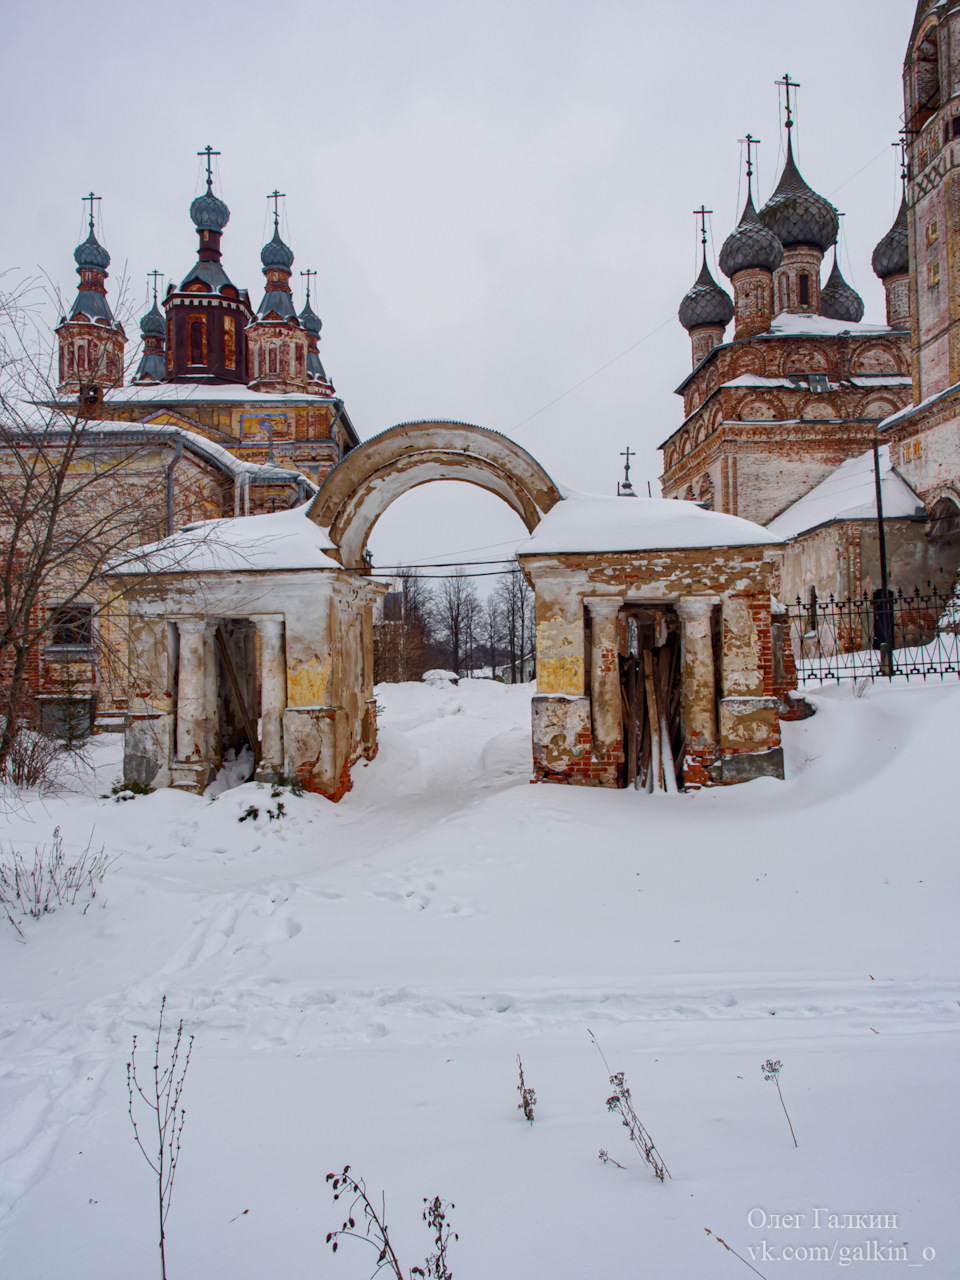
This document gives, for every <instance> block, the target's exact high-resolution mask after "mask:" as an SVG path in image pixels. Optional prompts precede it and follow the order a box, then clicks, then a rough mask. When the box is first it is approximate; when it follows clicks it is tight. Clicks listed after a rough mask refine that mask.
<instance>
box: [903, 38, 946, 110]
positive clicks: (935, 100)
mask: <svg viewBox="0 0 960 1280" xmlns="http://www.w3.org/2000/svg"><path fill="white" fill-rule="evenodd" d="M913 83H914V92H915V94H916V98H915V101H914V102H913V104H912V105H913V111H912V113H911V118H910V119H909V120H908V121H907V125H908V127H909V128H910V129H913V130H917V129H921V128H922V127H923V126H924V124H925V123H926V122H927V121H928V120H929V119H930V117H931V116H932V115H933V113H934V112H935V111H936V110H937V108H938V107H939V106H940V67H939V59H938V51H937V28H936V26H933V27H930V28H928V29H927V31H926V33H925V34H924V35H923V36H922V37H921V39H920V40H919V42H918V43H917V49H916V53H915V54H914V57H913Z"/></svg>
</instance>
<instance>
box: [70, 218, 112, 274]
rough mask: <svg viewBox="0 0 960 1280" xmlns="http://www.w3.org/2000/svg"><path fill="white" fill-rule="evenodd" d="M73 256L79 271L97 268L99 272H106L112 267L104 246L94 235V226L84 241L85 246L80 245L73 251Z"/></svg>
mask: <svg viewBox="0 0 960 1280" xmlns="http://www.w3.org/2000/svg"><path fill="white" fill-rule="evenodd" d="M73 256H74V259H75V261H76V264H77V270H78V271H79V270H80V269H81V267H95V268H96V269H97V270H98V271H106V269H107V267H109V265H110V255H109V253H107V251H106V249H105V248H104V247H103V245H102V244H100V243H99V241H98V240H97V237H96V236H95V235H94V234H93V226H92V225H91V227H90V234H89V235H88V236H87V238H86V240H84V242H83V244H78V245H77V247H76V249H74V251H73Z"/></svg>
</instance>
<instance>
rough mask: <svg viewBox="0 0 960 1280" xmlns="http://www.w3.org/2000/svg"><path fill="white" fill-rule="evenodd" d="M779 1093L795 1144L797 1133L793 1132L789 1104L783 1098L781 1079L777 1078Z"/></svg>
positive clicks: (794, 1143) (795, 1143)
mask: <svg viewBox="0 0 960 1280" xmlns="http://www.w3.org/2000/svg"><path fill="white" fill-rule="evenodd" d="M775 1083H776V1086H777V1093H778V1094H779V1095H780V1105H781V1107H783V1114H784V1115H785V1116H786V1117H787V1124H788V1125H790V1137H791V1138H792V1139H793V1145H794V1146H796V1145H797V1135H796V1134H795V1133H794V1132H793V1124H792V1122H791V1120H790V1112H789V1111H788V1110H787V1104H786V1103H785V1102H784V1100H783V1094H782V1093H781V1092H780V1081H779V1080H777V1081H776V1082H775Z"/></svg>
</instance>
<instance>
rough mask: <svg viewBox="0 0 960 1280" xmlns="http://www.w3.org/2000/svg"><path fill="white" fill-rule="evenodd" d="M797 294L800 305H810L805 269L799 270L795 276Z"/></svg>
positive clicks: (808, 279)
mask: <svg viewBox="0 0 960 1280" xmlns="http://www.w3.org/2000/svg"><path fill="white" fill-rule="evenodd" d="M797 295H798V298H799V301H800V305H801V307H809V305H810V277H809V276H808V275H807V273H806V272H805V271H801V272H800V274H799V275H798V276H797Z"/></svg>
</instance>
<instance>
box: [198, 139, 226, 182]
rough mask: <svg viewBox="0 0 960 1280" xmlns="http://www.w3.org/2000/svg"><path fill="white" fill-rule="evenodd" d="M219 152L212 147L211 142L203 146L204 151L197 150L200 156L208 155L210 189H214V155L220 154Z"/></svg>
mask: <svg viewBox="0 0 960 1280" xmlns="http://www.w3.org/2000/svg"><path fill="white" fill-rule="evenodd" d="M219 154H220V152H219V151H214V149H213V147H211V145H210V143H209V142H208V143H207V145H206V146H205V147H204V148H203V150H202V151H198V152H197V155H198V156H206V158H207V190H208V191H212V190H213V164H212V161H213V157H214V156H218V155H219Z"/></svg>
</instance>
